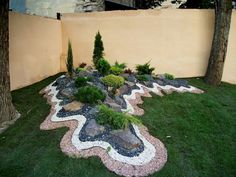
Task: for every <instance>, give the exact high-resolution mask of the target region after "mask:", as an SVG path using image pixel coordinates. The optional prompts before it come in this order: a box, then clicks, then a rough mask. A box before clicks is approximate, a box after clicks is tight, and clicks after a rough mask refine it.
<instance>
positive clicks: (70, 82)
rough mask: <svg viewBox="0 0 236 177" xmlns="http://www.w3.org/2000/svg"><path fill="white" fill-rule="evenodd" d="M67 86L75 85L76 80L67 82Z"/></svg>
mask: <svg viewBox="0 0 236 177" xmlns="http://www.w3.org/2000/svg"><path fill="white" fill-rule="evenodd" d="M66 87H75V80H71V81H69V82H68V83H67V84H66Z"/></svg>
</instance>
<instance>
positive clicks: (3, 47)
mask: <svg viewBox="0 0 236 177" xmlns="http://www.w3.org/2000/svg"><path fill="white" fill-rule="evenodd" d="M8 7H9V2H8V0H1V1H0V124H1V123H3V122H5V121H10V120H13V119H15V118H17V115H18V114H17V111H16V110H15V108H14V106H13V104H12V98H11V92H10V76H9V38H8V36H9V30H8Z"/></svg>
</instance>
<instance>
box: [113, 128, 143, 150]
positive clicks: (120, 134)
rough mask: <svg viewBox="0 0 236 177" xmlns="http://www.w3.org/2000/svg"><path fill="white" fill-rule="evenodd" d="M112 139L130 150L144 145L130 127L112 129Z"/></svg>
mask: <svg viewBox="0 0 236 177" xmlns="http://www.w3.org/2000/svg"><path fill="white" fill-rule="evenodd" d="M111 140H112V141H113V142H114V143H115V144H117V145H119V146H121V147H123V148H125V149H128V150H133V149H136V148H138V147H140V146H141V145H142V142H141V140H140V139H139V138H137V137H136V136H135V135H134V134H133V133H132V132H131V131H130V130H129V129H125V130H113V131H111Z"/></svg>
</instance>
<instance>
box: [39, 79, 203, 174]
mask: <svg viewBox="0 0 236 177" xmlns="http://www.w3.org/2000/svg"><path fill="white" fill-rule="evenodd" d="M61 77H65V76H61ZM54 83H55V81H54V82H53V83H51V84H50V85H49V86H47V87H46V88H45V89H44V90H43V93H47V96H48V101H49V102H51V103H52V107H53V109H52V110H53V111H52V112H51V113H50V115H49V117H50V121H51V122H55V123H56V122H58V123H59V122H61V123H64V122H67V121H72V120H75V121H77V122H78V123H77V127H76V128H75V130H74V132H73V134H72V136H71V143H72V144H73V146H74V147H76V149H77V150H78V152H79V151H87V150H89V149H91V148H96V147H100V148H102V149H104V150H107V149H108V148H110V150H109V152H107V154H108V155H109V156H110V157H111V158H112V159H113V160H115V161H114V164H116V163H115V162H120V163H124V164H127V165H131V166H133V167H134V166H137V168H138V166H140V167H143V168H145V169H148V166H150V168H151V167H152V166H153V162H154V161H155V160H154V159H158V157H156V155H157V154H158V153H157V152H156V148H157V147H158V148H161V149H162V150H161V149H159V150H160V152H162V153H164V154H160V159H162V160H160V159H159V160H158V162H157V164H156V168H157V169H156V170H154V169H152V170H150V172H154V171H157V170H160V168H161V167H162V166H164V164H165V163H166V161H167V154H166V149H165V147H164V145H163V143H162V142H160V140H158V139H156V140H158V143H159V145H158V146H157V145H156V144H155V147H156V148H155V147H154V146H153V144H151V143H150V142H149V141H148V140H147V139H146V138H145V137H149V135H148V136H147V135H146V136H145V137H144V136H143V135H142V134H141V133H140V130H139V128H141V127H138V126H136V125H134V124H132V126H133V128H134V130H135V133H136V134H137V136H138V137H139V138H140V139H141V140H142V141H143V144H144V151H143V152H142V153H140V154H139V155H138V156H134V157H127V156H123V155H121V154H119V153H118V152H117V151H116V150H115V149H114V148H113V147H112V146H111V145H110V144H109V143H107V142H104V141H93V142H89V141H87V142H82V141H80V140H79V133H80V131H81V129H82V128H83V126H84V124H85V122H86V117H84V116H83V115H75V116H68V117H64V118H59V117H57V116H56V115H57V113H58V111H59V110H61V108H62V106H60V105H59V103H60V102H61V101H62V100H59V99H57V98H56V95H57V93H58V92H59V90H56V87H55V86H53V84H54ZM136 85H137V86H138V87H139V89H134V90H132V92H131V94H130V95H124V99H125V101H126V104H127V109H123V110H122V111H123V112H128V113H129V114H134V113H135V109H134V107H133V106H135V105H133V106H132V105H131V104H130V103H129V100H135V99H136V94H137V95H138V94H140V95H142V94H143V95H144V96H145V93H147V91H148V92H153V93H155V94H157V95H159V96H163V94H162V93H161V90H163V91H167V93H168V92H172V91H176V92H181V93H182V92H192V93H202V92H203V91H201V90H199V89H197V88H195V87H192V86H191V87H190V88H186V87H179V88H176V87H173V86H169V85H168V86H160V85H159V84H156V83H154V84H153V85H154V87H153V88H149V87H146V86H143V85H141V84H136ZM49 97H50V98H49ZM45 122H46V123H49V122H47V121H46V120H45ZM41 125H42V127H43V126H45V125H43V123H42V124H41ZM49 127H50V126H49ZM43 129H45V128H43ZM142 131H143V130H142ZM145 134H146V133H145ZM154 139H155V138H154ZM152 142H153V141H152ZM95 152H96V151H95ZM102 161H103V162H104V160H103V159H102ZM149 164H150V165H149ZM105 165H106V166H107V164H105ZM154 166H155V165H154ZM107 167H108V168H109V169H110V170H112V171H114V172H116V173H117V174H120V175H124V172H123V171H126V173H127V172H128V171H129V170H128V171H127V170H123V171H117V170H115V169H114V167H112V168H111V167H109V165H108V166H107ZM132 172H137V170H130V173H132ZM148 173H149V172H148V171H145V172H143V175H141V174H140V176H144V174H148ZM124 176H133V175H132V174H127V175H124ZM135 176H139V175H135Z"/></svg>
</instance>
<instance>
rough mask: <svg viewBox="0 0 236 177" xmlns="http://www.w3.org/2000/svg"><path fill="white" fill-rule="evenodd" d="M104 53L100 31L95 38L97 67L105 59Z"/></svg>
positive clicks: (94, 59)
mask: <svg viewBox="0 0 236 177" xmlns="http://www.w3.org/2000/svg"><path fill="white" fill-rule="evenodd" d="M103 51H104V47H103V42H102V36H101V34H100V33H99V31H98V33H97V34H96V36H95V41H94V50H93V63H94V65H95V67H96V66H97V63H98V61H99V60H100V59H101V58H103V55H104V53H103ZM96 69H97V67H96Z"/></svg>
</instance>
